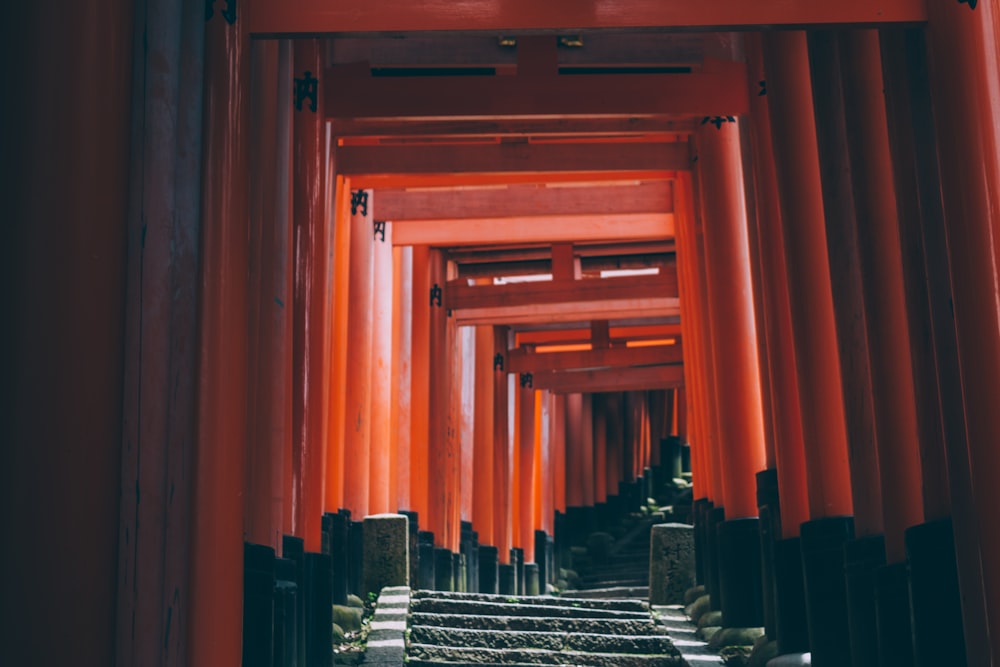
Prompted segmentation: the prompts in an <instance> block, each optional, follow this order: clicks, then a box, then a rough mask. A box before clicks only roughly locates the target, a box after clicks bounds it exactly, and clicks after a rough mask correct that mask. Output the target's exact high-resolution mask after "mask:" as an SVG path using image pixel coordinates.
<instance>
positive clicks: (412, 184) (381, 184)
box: [352, 169, 676, 190]
mask: <svg viewBox="0 0 1000 667" xmlns="http://www.w3.org/2000/svg"><path fill="white" fill-rule="evenodd" d="M675 173H676V172H675V171H673V170H655V169H654V170H650V169H601V170H599V171H583V172H581V171H579V170H577V169H568V170H566V171H544V172H537V171H506V172H460V173H451V172H434V173H381V172H380V173H371V174H357V175H354V176H353V177H352V179H353V182H354V185H355V187H365V188H371V189H375V190H380V189H392V188H453V187H460V186H461V187H483V186H496V185H540V184H548V183H579V182H581V179H582V180H584V181H586V182H587V183H602V182H615V183H617V182H621V181H657V180H664V179H670V178H673V177H674V175H675Z"/></svg>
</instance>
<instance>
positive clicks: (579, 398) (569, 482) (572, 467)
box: [565, 393, 583, 507]
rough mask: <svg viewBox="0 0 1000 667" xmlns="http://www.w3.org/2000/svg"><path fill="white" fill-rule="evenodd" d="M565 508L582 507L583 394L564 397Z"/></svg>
mask: <svg viewBox="0 0 1000 667" xmlns="http://www.w3.org/2000/svg"><path fill="white" fill-rule="evenodd" d="M565 416H566V422H565V423H566V458H565V460H566V506H567V507H582V506H583V486H582V484H581V480H582V479H583V459H582V454H581V453H580V449H581V447H582V444H581V443H582V441H583V394H580V393H571V394H567V395H566V415H565Z"/></svg>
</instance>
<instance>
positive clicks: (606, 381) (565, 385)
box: [534, 364, 684, 394]
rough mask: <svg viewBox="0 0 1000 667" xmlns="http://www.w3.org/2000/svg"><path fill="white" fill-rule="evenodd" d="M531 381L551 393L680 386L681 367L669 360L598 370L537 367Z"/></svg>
mask: <svg viewBox="0 0 1000 667" xmlns="http://www.w3.org/2000/svg"><path fill="white" fill-rule="evenodd" d="M534 384H535V386H536V387H538V388H539V389H548V390H549V391H551V392H552V393H554V394H566V393H575V392H579V391H587V392H595V393H596V392H608V391H639V390H643V389H670V388H673V387H679V386H683V384H684V367H683V366H682V365H680V364H672V365H668V366H640V367H635V368H606V369H600V370H579V371H539V372H538V373H535V374H534Z"/></svg>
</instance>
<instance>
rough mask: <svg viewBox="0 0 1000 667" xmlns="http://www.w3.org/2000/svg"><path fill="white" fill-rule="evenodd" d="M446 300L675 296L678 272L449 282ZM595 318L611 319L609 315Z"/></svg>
mask: <svg viewBox="0 0 1000 667" xmlns="http://www.w3.org/2000/svg"><path fill="white" fill-rule="evenodd" d="M444 296H445V304H446V306H447V308H449V309H451V310H464V309H474V308H510V307H512V306H528V305H532V306H534V305H542V306H552V305H555V304H567V303H587V302H606V301H628V300H645V299H666V298H676V297H677V273H676V272H675V271H667V272H664V273H662V274H660V275H655V276H630V277H622V278H602V279H585V280H549V281H545V282H533V283H532V282H529V283H513V284H506V285H469V284H467V283H466V282H465V281H461V280H456V281H451V282H449V283H448V286H447V289H446V290H445V295H444ZM595 319H612V318H610V317H604V318H595Z"/></svg>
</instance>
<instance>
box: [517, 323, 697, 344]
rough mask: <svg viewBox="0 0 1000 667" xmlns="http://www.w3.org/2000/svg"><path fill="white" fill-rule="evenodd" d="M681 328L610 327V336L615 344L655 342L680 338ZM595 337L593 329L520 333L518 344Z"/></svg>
mask: <svg viewBox="0 0 1000 667" xmlns="http://www.w3.org/2000/svg"><path fill="white" fill-rule="evenodd" d="M680 335H681V326H680V325H679V324H652V325H635V326H625V327H621V326H619V327H609V329H608V336H609V337H610V341H611V342H614V343H624V342H625V341H627V340H654V339H661V338H674V337H677V338H679V337H680ZM592 336H593V332H592V329H589V328H583V329H556V330H537V331H519V332H518V333H517V344H518V345H524V344H530V343H536V344H537V343H545V344H553V345H555V344H562V343H576V342H582V341H589V340H591V338H592Z"/></svg>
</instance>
